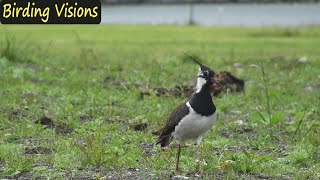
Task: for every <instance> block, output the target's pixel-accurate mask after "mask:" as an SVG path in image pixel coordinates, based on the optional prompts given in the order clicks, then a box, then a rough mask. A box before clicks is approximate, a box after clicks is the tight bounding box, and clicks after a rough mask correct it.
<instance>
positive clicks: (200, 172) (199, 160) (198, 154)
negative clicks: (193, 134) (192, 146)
mask: <svg viewBox="0 0 320 180" xmlns="http://www.w3.org/2000/svg"><path fill="white" fill-rule="evenodd" d="M201 140H202V138H201V139H198V140H197V151H196V155H197V161H198V163H199V174H201V175H202V174H203V173H204V171H203V165H204V164H205V163H204V162H202V161H201V157H200V155H201V153H200V145H201Z"/></svg>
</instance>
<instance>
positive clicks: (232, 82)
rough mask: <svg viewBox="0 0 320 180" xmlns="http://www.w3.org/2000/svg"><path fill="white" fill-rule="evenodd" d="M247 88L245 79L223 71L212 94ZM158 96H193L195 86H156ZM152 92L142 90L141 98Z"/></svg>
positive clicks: (213, 87)
mask: <svg viewBox="0 0 320 180" xmlns="http://www.w3.org/2000/svg"><path fill="white" fill-rule="evenodd" d="M244 88H245V82H244V80H242V79H240V78H237V77H235V76H234V75H232V74H231V73H230V72H227V71H221V72H219V73H217V74H216V82H215V83H213V84H212V85H211V87H210V90H211V92H212V94H213V95H214V96H216V97H218V96H219V95H221V94H222V93H224V92H231V93H234V92H243V91H244ZM154 92H155V94H156V96H166V97H179V96H182V95H183V96H186V97H191V96H192V94H193V92H194V86H193V85H191V86H185V85H184V86H176V87H174V88H165V87H157V88H154ZM150 95H151V93H150V92H148V91H144V92H141V99H144V97H145V96H150Z"/></svg>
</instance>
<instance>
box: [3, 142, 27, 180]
mask: <svg viewBox="0 0 320 180" xmlns="http://www.w3.org/2000/svg"><path fill="white" fill-rule="evenodd" d="M1 161H2V162H4V163H5V164H6V166H5V167H4V168H1V169H0V174H4V175H8V176H10V175H14V174H18V173H21V172H25V171H29V170H30V169H31V165H32V163H31V160H30V159H28V158H27V157H25V156H23V149H22V148H21V147H19V146H17V145H14V144H1V145H0V162H1Z"/></svg>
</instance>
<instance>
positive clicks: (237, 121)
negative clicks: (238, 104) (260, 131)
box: [236, 119, 244, 126]
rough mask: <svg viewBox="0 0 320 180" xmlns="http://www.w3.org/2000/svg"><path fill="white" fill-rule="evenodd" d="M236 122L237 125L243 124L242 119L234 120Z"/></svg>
mask: <svg viewBox="0 0 320 180" xmlns="http://www.w3.org/2000/svg"><path fill="white" fill-rule="evenodd" d="M236 124H237V125H239V126H242V125H244V122H243V120H241V119H238V120H236Z"/></svg>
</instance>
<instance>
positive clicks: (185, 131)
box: [155, 52, 216, 173]
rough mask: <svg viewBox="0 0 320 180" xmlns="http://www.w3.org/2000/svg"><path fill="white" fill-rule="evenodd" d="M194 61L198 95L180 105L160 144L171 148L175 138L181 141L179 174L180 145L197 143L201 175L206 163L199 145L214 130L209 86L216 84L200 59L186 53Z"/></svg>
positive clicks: (194, 94) (162, 134) (213, 105)
mask: <svg viewBox="0 0 320 180" xmlns="http://www.w3.org/2000/svg"><path fill="white" fill-rule="evenodd" d="M184 54H185V55H187V56H188V57H189V58H190V59H191V60H192V61H193V62H195V63H196V64H198V65H199V70H198V76H197V83H196V88H195V92H194V93H193V94H192V96H191V98H190V99H189V100H188V101H187V102H184V103H182V104H180V105H179V106H178V107H177V108H176V109H175V110H174V111H173V112H172V113H171V115H170V116H169V118H168V120H167V122H166V124H165V125H164V126H163V128H161V129H160V130H159V137H158V141H157V142H156V143H155V144H156V145H157V144H160V145H161V147H166V146H168V145H169V144H170V143H171V141H172V139H175V140H177V142H178V152H177V161H176V171H179V160H180V153H181V145H182V144H183V143H184V142H185V141H187V140H191V141H195V142H196V144H197V151H196V157H197V161H198V162H199V172H200V173H203V170H202V166H203V163H202V162H201V159H200V145H201V141H202V139H203V137H204V134H205V133H206V132H207V131H208V130H209V129H211V128H212V127H213V125H214V121H215V119H216V118H215V114H216V106H215V104H214V103H213V100H212V97H211V93H210V86H211V85H212V84H213V83H214V82H215V74H216V73H215V72H214V71H213V70H212V69H211V68H209V67H207V66H204V65H203V64H201V63H200V62H199V61H198V60H197V59H195V58H194V57H192V56H190V55H188V54H187V53H185V52H184Z"/></svg>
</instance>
